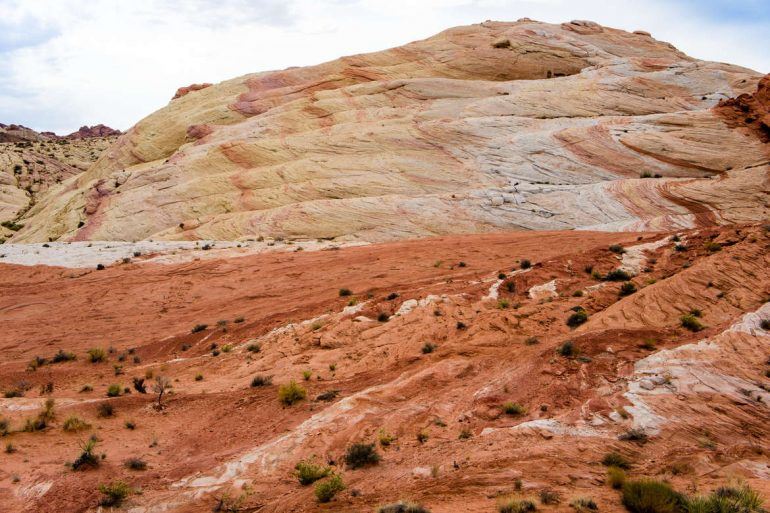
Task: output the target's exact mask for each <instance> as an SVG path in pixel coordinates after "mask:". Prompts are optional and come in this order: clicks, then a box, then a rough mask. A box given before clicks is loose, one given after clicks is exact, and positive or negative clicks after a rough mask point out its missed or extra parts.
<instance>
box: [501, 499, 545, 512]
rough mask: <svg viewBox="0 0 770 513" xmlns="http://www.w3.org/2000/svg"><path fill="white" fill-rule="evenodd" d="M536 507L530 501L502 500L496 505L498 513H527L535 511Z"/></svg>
mask: <svg viewBox="0 0 770 513" xmlns="http://www.w3.org/2000/svg"><path fill="white" fill-rule="evenodd" d="M536 509H537V507H536V506H535V503H534V502H533V501H531V500H530V499H516V498H508V499H504V500H503V501H502V502H500V503H499V504H498V505H497V511H498V513H529V512H530V511H535V510H536Z"/></svg>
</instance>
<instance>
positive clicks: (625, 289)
mask: <svg viewBox="0 0 770 513" xmlns="http://www.w3.org/2000/svg"><path fill="white" fill-rule="evenodd" d="M634 292H636V285H634V283H633V282H630V281H627V282H625V283H623V285H621V286H620V291H619V292H618V295H619V296H621V297H623V296H630V295H631V294H633V293H634Z"/></svg>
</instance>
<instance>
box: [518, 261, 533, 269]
mask: <svg viewBox="0 0 770 513" xmlns="http://www.w3.org/2000/svg"><path fill="white" fill-rule="evenodd" d="M530 267H532V262H530V261H529V260H527V259H524V260H522V261H521V268H522V269H529V268H530Z"/></svg>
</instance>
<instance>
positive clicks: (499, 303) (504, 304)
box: [497, 298, 511, 310]
mask: <svg viewBox="0 0 770 513" xmlns="http://www.w3.org/2000/svg"><path fill="white" fill-rule="evenodd" d="M509 306H511V302H510V301H508V300H507V299H505V298H501V299H498V300H497V308H499V309H500V310H505V309H506V308H508V307H509Z"/></svg>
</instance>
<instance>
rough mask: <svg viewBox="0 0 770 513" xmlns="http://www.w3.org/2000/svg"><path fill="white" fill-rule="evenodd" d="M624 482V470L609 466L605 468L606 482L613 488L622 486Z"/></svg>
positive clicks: (616, 488)
mask: <svg viewBox="0 0 770 513" xmlns="http://www.w3.org/2000/svg"><path fill="white" fill-rule="evenodd" d="M625 482H626V472H625V470H623V469H622V468H619V467H609V468H608V469H607V484H609V485H610V486H611V487H612V488H614V489H615V490H620V489H621V488H623V484H624V483H625Z"/></svg>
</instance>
